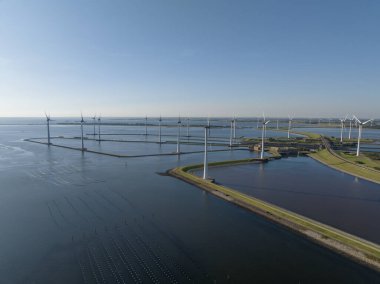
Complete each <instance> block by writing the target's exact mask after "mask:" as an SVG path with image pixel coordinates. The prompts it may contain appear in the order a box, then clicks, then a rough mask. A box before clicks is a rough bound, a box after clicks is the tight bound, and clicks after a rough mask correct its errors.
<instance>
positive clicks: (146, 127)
mask: <svg viewBox="0 0 380 284" xmlns="http://www.w3.org/2000/svg"><path fill="white" fill-rule="evenodd" d="M147 135H148V116H147V115H145V136H147Z"/></svg>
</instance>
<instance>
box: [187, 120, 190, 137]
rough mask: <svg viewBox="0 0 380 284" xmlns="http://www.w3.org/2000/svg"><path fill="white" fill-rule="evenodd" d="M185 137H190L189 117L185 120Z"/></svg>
mask: <svg viewBox="0 0 380 284" xmlns="http://www.w3.org/2000/svg"><path fill="white" fill-rule="evenodd" d="M186 136H187V137H190V118H189V117H188V118H187V133H186Z"/></svg>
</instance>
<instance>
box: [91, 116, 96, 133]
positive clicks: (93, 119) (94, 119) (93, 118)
mask: <svg viewBox="0 0 380 284" xmlns="http://www.w3.org/2000/svg"><path fill="white" fill-rule="evenodd" d="M91 118H92V124H93V126H94V134H92V135H94V139H95V135H96V133H95V124H96V123H95V122H96V114H95V115H94V116H93V117H91Z"/></svg>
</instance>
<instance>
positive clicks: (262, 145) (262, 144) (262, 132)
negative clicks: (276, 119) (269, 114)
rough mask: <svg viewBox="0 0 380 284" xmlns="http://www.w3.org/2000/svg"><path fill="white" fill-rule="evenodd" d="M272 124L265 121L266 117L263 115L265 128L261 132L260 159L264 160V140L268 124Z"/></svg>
mask: <svg viewBox="0 0 380 284" xmlns="http://www.w3.org/2000/svg"><path fill="white" fill-rule="evenodd" d="M269 122H270V120H267V121H266V120H265V115H264V114H263V128H262V130H261V155H260V158H261V159H263V158H264V138H265V132H266V128H267V124H268V123H269Z"/></svg>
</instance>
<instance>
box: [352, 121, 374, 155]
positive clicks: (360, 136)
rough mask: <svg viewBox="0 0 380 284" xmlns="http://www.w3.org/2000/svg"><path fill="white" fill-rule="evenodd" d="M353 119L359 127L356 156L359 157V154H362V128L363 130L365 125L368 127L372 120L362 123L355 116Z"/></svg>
mask: <svg viewBox="0 0 380 284" xmlns="http://www.w3.org/2000/svg"><path fill="white" fill-rule="evenodd" d="M353 118H354V119H355V121H356V122H357V123H358V125H359V134H358V146H357V149H356V156H359V154H360V139H361V138H362V128H363V125H366V124H367V123H368V122H371V121H372V119H369V120H367V121H365V122H361V121H360V120H359V119H358V118H357V117H356V116H355V115H354V116H353Z"/></svg>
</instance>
